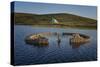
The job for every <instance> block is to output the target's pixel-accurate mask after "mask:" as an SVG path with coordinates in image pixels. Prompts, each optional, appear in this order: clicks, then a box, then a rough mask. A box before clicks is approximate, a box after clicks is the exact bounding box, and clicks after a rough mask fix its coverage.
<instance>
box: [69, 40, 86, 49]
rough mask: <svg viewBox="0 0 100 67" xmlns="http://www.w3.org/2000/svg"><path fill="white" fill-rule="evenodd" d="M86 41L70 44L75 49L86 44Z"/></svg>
mask: <svg viewBox="0 0 100 67" xmlns="http://www.w3.org/2000/svg"><path fill="white" fill-rule="evenodd" d="M85 43H87V42H84V43H72V42H69V44H70V46H71V47H72V48H73V49H75V48H79V47H80V46H82V45H84V44H85Z"/></svg>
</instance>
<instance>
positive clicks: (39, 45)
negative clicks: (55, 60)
mask: <svg viewBox="0 0 100 67" xmlns="http://www.w3.org/2000/svg"><path fill="white" fill-rule="evenodd" d="M26 44H28V45H32V46H35V47H49V43H48V44H39V43H37V44H33V43H28V42H26Z"/></svg>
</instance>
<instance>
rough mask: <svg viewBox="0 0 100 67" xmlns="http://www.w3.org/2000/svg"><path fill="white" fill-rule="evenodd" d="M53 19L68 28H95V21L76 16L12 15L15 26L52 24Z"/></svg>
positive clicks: (63, 14)
mask: <svg viewBox="0 0 100 67" xmlns="http://www.w3.org/2000/svg"><path fill="white" fill-rule="evenodd" d="M52 17H53V18H55V19H57V20H58V21H59V24H61V25H68V26H88V27H96V26H97V20H94V19H90V18H85V17H81V16H77V15H72V14H67V13H58V14H43V15H38V14H26V13H14V21H15V24H23V25H38V24H47V25H48V24H49V25H50V24H52V23H50V21H51V18H52Z"/></svg>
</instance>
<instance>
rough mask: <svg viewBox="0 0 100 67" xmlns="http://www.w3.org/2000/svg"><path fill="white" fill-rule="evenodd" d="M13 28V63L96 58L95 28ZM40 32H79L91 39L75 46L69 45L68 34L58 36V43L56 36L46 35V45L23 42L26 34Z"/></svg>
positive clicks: (72, 60) (55, 61)
mask: <svg viewBox="0 0 100 67" xmlns="http://www.w3.org/2000/svg"><path fill="white" fill-rule="evenodd" d="M14 28H15V31H14V33H15V34H14V37H15V39H14V43H15V47H14V48H15V49H14V50H15V54H14V57H15V65H26V64H44V63H60V62H75V61H92V60H96V58H97V31H96V30H80V29H71V28H68V29H61V28H45V27H44V28H43V27H42V28H39V27H32V26H24V25H15V27H14ZM40 32H59V33H62V32H71V33H72V32H73V33H75V32H79V33H82V34H87V35H89V36H91V41H90V42H89V43H86V44H83V45H80V46H78V47H77V46H75V45H70V43H69V38H70V36H60V38H61V42H60V43H58V42H57V37H56V36H48V38H49V44H48V46H44V47H40V46H34V45H29V44H26V43H25V41H24V39H25V37H26V36H28V35H30V34H34V33H40Z"/></svg>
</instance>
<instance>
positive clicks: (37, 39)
mask: <svg viewBox="0 0 100 67" xmlns="http://www.w3.org/2000/svg"><path fill="white" fill-rule="evenodd" d="M25 41H26V43H27V44H33V45H36V46H46V45H48V43H49V42H48V39H47V38H46V37H43V36H41V35H39V34H36V35H30V36H28V37H26V39H25Z"/></svg>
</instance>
